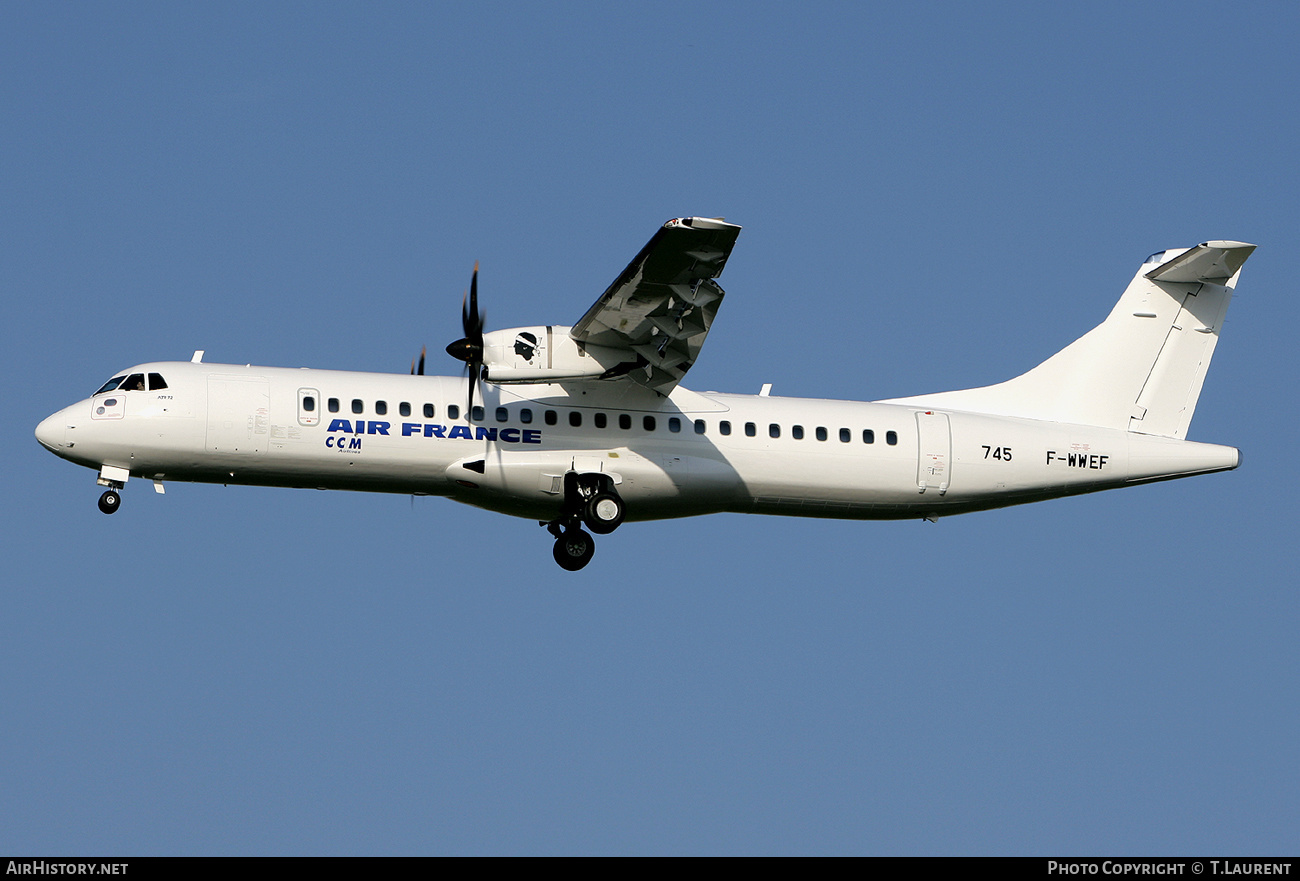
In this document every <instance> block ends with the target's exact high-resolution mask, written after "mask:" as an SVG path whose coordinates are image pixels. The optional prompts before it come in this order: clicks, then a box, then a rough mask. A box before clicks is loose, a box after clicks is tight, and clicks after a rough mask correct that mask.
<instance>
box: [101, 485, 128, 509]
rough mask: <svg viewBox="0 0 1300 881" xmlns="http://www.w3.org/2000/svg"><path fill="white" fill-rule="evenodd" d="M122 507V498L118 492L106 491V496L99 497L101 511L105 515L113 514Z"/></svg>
mask: <svg viewBox="0 0 1300 881" xmlns="http://www.w3.org/2000/svg"><path fill="white" fill-rule="evenodd" d="M121 506H122V497H121V496H120V495H118V494H117V490H112V489H110V490H106V491H105V492H104V494H103V495H102V496H100V497H99V510H101V511H103V512H104V513H105V514H112V513H113V512H114V511H116V510H117V509H118V508H119V507H121Z"/></svg>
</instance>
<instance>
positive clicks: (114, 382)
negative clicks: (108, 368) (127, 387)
mask: <svg viewBox="0 0 1300 881" xmlns="http://www.w3.org/2000/svg"><path fill="white" fill-rule="evenodd" d="M124 379H126V374H122V375H121V376H114V377H113V378H112V379H110V380H109V381H108V382H106V383H104V384H103V385H101V386H100V387H99V391H97V392H95V394H97V395H102V394H103V393H104V392H111V391H112V390H113V389H115V388H117V387H118V386H119V385H121V384H122V380H124Z"/></svg>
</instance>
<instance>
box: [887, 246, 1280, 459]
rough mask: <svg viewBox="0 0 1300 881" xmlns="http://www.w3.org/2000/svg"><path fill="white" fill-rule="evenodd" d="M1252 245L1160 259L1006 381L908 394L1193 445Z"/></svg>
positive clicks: (955, 406) (956, 406) (957, 406)
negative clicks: (1098, 314) (1097, 315)
mask: <svg viewBox="0 0 1300 881" xmlns="http://www.w3.org/2000/svg"><path fill="white" fill-rule="evenodd" d="M1254 250H1255V246H1254V245H1248V244H1245V243H1243V242H1226V241H1216V242H1204V243H1202V244H1200V245H1197V246H1196V247H1194V248H1187V249H1174V250H1170V251H1161V252H1159V253H1156V254H1152V255H1151V256H1150V257H1148V258H1147V259H1146V261H1145V262H1144V263H1143V264H1142V266H1141V268H1139V269H1138V271H1137V275H1135V276H1134V277H1133V281H1132V282H1130V283H1129V286H1128V288H1127V289H1126V290H1125V291H1124V295H1123V296H1122V297H1120V299H1119V302H1118V303H1117V304H1115V308H1114V309H1113V310H1111V313H1110V315H1109V316H1108V317H1107V318H1106V320H1105V321H1103V322H1102V323H1101V324H1100V325H1098V326H1097V327H1095V328H1093V329H1092V330H1091V331H1089V332H1088V333H1086V334H1084V335H1083V336H1082V337H1080V338H1079V339H1077V340H1075V341H1074V342H1073V343H1071V344H1070V345H1068V346H1066V347H1065V348H1064V349H1062V350H1061V351H1059V352H1057V353H1056V354H1055V355H1053V356H1052V357H1050V358H1048V359H1047V360H1046V361H1044V362H1043V363H1042V364H1039V365H1038V366H1037V367H1035V368H1034V369H1033V370H1030V371H1029V372H1028V373H1024V374H1022V375H1020V376H1017V377H1016V378H1015V379H1011V380H1008V381H1006V382H1003V383H999V384H997V385H990V386H984V387H983V388H974V389H966V390H963V391H954V392H940V393H937V394H931V395H918V396H915V397H909V398H900V399H895V400H893V401H890V403H909V404H920V405H923V406H927V407H936V408H942V409H950V410H964V411H970V412H977V413H987V414H991V415H996V416H1013V417H1020V418H1026V419H1041V420H1045V421H1049V422H1064V423H1071V424H1075V425H1095V426H1100V427H1103V428H1117V429H1125V430H1127V431H1130V432H1135V433H1138V434H1145V435H1153V436H1156V437H1168V438H1177V439H1185V438H1186V437H1187V426H1188V425H1189V424H1190V423H1191V421H1192V414H1193V413H1194V412H1195V411H1196V401H1197V399H1198V398H1199V397H1200V394H1201V386H1202V384H1203V383H1204V382H1205V373H1206V370H1207V369H1208V368H1209V366H1210V359H1211V357H1213V355H1214V347H1215V345H1216V344H1217V343H1218V341H1219V331H1220V329H1221V328H1222V327H1223V319H1224V316H1225V315H1226V314H1227V311H1228V303H1229V301H1231V299H1232V292H1233V289H1234V288H1235V287H1236V284H1237V277H1238V276H1239V275H1240V272H1241V266H1242V264H1243V263H1245V262H1246V258H1247V257H1249V256H1250V255H1251V252H1253V251H1254Z"/></svg>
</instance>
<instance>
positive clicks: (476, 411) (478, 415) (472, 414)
mask: <svg viewBox="0 0 1300 881" xmlns="http://www.w3.org/2000/svg"><path fill="white" fill-rule="evenodd" d="M469 421H470V422H482V421H483V408H482V407H480V406H479V405H478V404H475V405H474V408H473V409H472V410H470V411H469Z"/></svg>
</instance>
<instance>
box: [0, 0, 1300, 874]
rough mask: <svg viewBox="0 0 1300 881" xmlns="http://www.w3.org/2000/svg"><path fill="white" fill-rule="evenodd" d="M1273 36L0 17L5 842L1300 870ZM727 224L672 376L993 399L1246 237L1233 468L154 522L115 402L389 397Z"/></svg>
mask: <svg viewBox="0 0 1300 881" xmlns="http://www.w3.org/2000/svg"><path fill="white" fill-rule="evenodd" d="M1298 38H1300V12H1298V11H1297V8H1296V7H1295V6H1294V5H1293V4H1284V3H1267V4H1266V3H1258V4H1255V3H1246V4H1237V5H1224V4H1221V3H1188V2H1185V3H1177V4H1173V3H1170V4H1157V3H1152V4H1131V3H1125V4H1118V3H1114V4H1112V3H1090V4H1050V3H1037V2H1035V3H994V4H830V3H824V4H812V5H807V4H803V5H798V4H753V3H745V4H741V3H677V2H657V3H654V4H637V5H632V4H607V3H605V4H597V3H592V4H571V3H559V4H549V5H546V6H544V7H543V6H539V5H534V4H522V3H519V4H505V5H497V4H472V5H468V4H424V3H417V4H398V3H384V4H331V3H301V4H295V3H274V4H263V3H257V4H247V3H221V4H209V5H197V4H176V3H159V4H146V3H124V4H90V3H63V4H50V3H25V2H11V3H5V4H4V5H3V8H0V121H2V122H3V129H2V131H0V206H2V207H0V285H2V286H3V294H4V303H5V320H4V322H3V334H4V336H3V358H4V364H5V367H6V374H7V376H8V378H9V381H8V383H7V391H6V392H5V395H4V401H5V403H6V410H7V411H8V414H7V415H8V419H7V420H6V424H7V426H8V427H7V428H6V429H5V433H4V435H3V438H4V445H5V449H6V450H8V451H9V452H10V453H12V454H13V455H12V456H11V457H10V459H9V460H8V467H7V468H6V474H7V486H6V492H5V498H6V500H7V504H6V505H5V510H4V513H3V514H2V515H0V517H3V530H2V533H3V536H4V537H3V542H4V544H3V551H4V560H5V578H4V587H3V591H2V593H0V597H2V598H3V606H2V611H0V634H2V635H3V638H2V639H0V758H2V761H0V852H5V853H27V854H100V853H107V854H127V855H140V854H388V853H398V854H476V853H494V854H496V853H505V854H536V853H542V854H612V853H636V854H678V853H685V854H728V853H760V854H821V853H855V854H856V853H861V854H900V853H901V854H1042V855H1070V854H1074V855H1078V854H1102V855H1108V854H1164V853H1168V854H1183V855H1192V854H1200V855H1209V856H1214V855H1243V854H1290V855H1294V854H1296V853H1297V851H1300V846H1298V845H1300V832H1298V831H1297V830H1300V750H1298V749H1297V732H1298V731H1300V708H1298V706H1297V679H1298V674H1300V658H1298V653H1297V641H1296V633H1297V619H1298V617H1300V600H1298V599H1297V597H1298V596H1300V590H1298V587H1300V585H1298V584H1297V582H1298V581H1300V579H1297V575H1296V564H1295V559H1296V547H1295V535H1296V526H1297V521H1298V519H1300V518H1298V517H1297V513H1298V510H1300V508H1298V504H1297V497H1296V493H1297V480H1296V478H1297V474H1296V465H1295V459H1296V456H1295V452H1294V444H1295V440H1296V436H1297V424H1296V400H1295V389H1296V384H1297V376H1296V367H1295V364H1296V358H1295V351H1296V346H1295V337H1294V329H1293V328H1294V321H1293V320H1292V319H1293V318H1294V315H1295V311H1294V310H1295V309H1296V299H1295V295H1294V294H1295V288H1296V283H1295V281H1294V276H1295V274H1296V270H1297V253H1296V247H1295V245H1296V239H1297V229H1298V228H1297V205H1298V204H1300V202H1298V197H1300V192H1298V187H1297V144H1298V143H1300V124H1298V123H1297V108H1298V107H1300V100H1298V97H1300V90H1298V88H1297V87H1298V86H1300V61H1298V60H1297V59H1298V56H1297V51H1296V46H1297V44H1298V42H1300V39H1298ZM689 214H699V215H706V216H725V217H726V218H727V219H728V220H730V221H732V222H735V223H739V224H742V225H743V226H744V231H743V232H742V233H741V236H740V240H739V242H738V244H737V246H736V249H735V251H734V253H733V255H732V258H731V261H730V263H729V265H728V267H727V270H726V272H725V273H724V274H723V276H722V278H721V283H722V285H723V286H724V287H725V288H726V290H727V291H728V297H727V300H726V302H725V304H724V306H723V308H722V310H721V312H720V314H719V316H718V320H717V322H716V323H715V325H714V328H713V331H712V333H711V334H710V337H709V340H708V343H707V345H706V346H705V349H704V353H703V355H702V357H701V358H700V360H699V362H698V363H697V365H696V366H695V368H694V369H693V370H692V371H691V373H690V375H689V377H688V382H687V383H686V384H687V385H688V386H689V387H691V388H695V389H698V390H706V389H716V390H719V391H732V392H757V391H758V389H759V386H760V385H761V384H762V383H764V382H772V383H774V384H775V390H774V392H775V393H776V394H783V395H796V396H819V397H832V398H852V399H878V398H886V397H892V396H899V395H905V394H913V393H920V392H926V391H935V390H941V389H948V388H961V387H968V386H973V385H981V384H985V383H990V382H996V381H1000V380H1002V379H1005V378H1008V377H1010V376H1012V375H1015V374H1017V373H1020V372H1022V371H1023V370H1025V369H1028V368H1029V367H1031V366H1033V365H1034V364H1036V363H1038V362H1039V361H1041V360H1042V359H1044V358H1045V357H1047V356H1048V355H1050V354H1051V353H1053V352H1055V351H1056V350H1058V349H1060V348H1061V347H1063V346H1064V345H1065V344H1067V343H1068V342H1070V341H1071V340H1073V339H1074V338H1076V337H1077V336H1079V335H1081V334H1082V333H1083V332H1084V331H1086V330H1087V329H1088V328H1090V327H1091V326H1093V325H1094V324H1096V323H1097V322H1099V321H1100V320H1101V319H1102V318H1104V317H1105V315H1106V314H1107V312H1108V311H1109V310H1110V308H1111V306H1112V305H1113V304H1114V302H1115V300H1116V299H1117V298H1118V296H1119V294H1120V292H1121V291H1122V290H1123V288H1124V286H1125V285H1126V284H1127V282H1128V281H1129V279H1130V278H1131V277H1132V274H1133V273H1134V271H1135V270H1136V269H1137V266H1138V265H1139V264H1140V262H1141V261H1142V259H1143V258H1144V257H1145V256H1146V255H1147V254H1149V253H1151V252H1153V251H1157V250H1160V249H1163V248H1172V247H1187V246H1190V245H1193V244H1195V243H1197V242H1201V241H1205V240H1207V239H1217V238H1226V239H1237V240H1242V241H1248V242H1252V243H1255V244H1257V245H1258V246H1259V250H1258V252H1257V253H1256V254H1255V255H1254V257H1252V259H1251V260H1250V262H1249V263H1248V264H1247V265H1246V267H1245V269H1244V271H1243V272H1242V277H1241V283H1240V286H1239V288H1238V296H1237V297H1236V300H1235V302H1234V304H1233V307H1232V310H1231V311H1230V313H1229V318H1228V322H1227V325H1226V329H1225V332H1224V335H1223V339H1222V342H1221V344H1220V345H1219V348H1218V351H1217V354H1216V358H1215V362H1214V365H1213V367H1212V368H1211V370H1210V373H1209V378H1208V380H1207V382H1206V384H1205V391H1204V394H1203V395H1202V397H1201V399H1200V406H1199V409H1198V410H1197V414H1196V418H1195V420H1194V421H1193V423H1192V426H1191V432H1190V437H1191V438H1192V439H1193V440H1202V441H1209V442H1216V443H1226V444H1232V445H1234V446H1238V447H1240V448H1241V449H1242V450H1243V454H1244V465H1243V466H1242V467H1241V468H1240V469H1238V470H1236V471H1234V472H1230V473H1225V474H1217V475H1211V476H1207V477H1201V478H1196V479H1191V480H1184V481H1176V482H1172V483H1166V484H1160V485H1155V486H1148V487H1140V488H1135V489H1129V490H1124V491H1119V492H1109V493H1102V494H1099V495H1094V496H1088V497H1082V498H1074V499H1067V500H1061V501H1055V502H1048V503H1043V504H1038V505H1032V506H1028V507H1021V508H1013V509H1008V510H1003V511H994V512H989V513H982V514H972V515H967V516H964V517H957V518H952V519H944V520H940V521H939V522H938V523H937V524H931V523H925V522H920V521H916V522H910V521H909V522H900V523H870V522H837V521H816V520H797V519H783V518H770V517H759V516H743V515H725V516H711V517H703V518H695V519H687V520H679V521H670V522H661V523H650V524H635V523H633V524H628V525H627V526H625V527H623V528H622V529H620V530H619V531H618V532H617V533H615V534H614V535H612V536H609V537H605V538H602V539H601V540H600V541H599V545H598V549H597V553H596V557H595V559H594V561H593V562H592V564H591V565H590V566H589V567H588V568H587V569H586V570H584V571H582V572H580V573H577V574H569V573H565V572H563V571H561V570H560V569H559V568H558V567H557V566H556V565H555V564H554V562H553V561H552V559H551V541H550V539H549V537H548V536H547V535H546V534H545V532H543V531H542V530H541V529H539V528H538V527H537V525H536V523H533V522H529V521H523V520H513V519H509V518H505V517H502V516H499V515H494V514H490V513H486V512H483V511H479V510H475V509H470V508H465V507H461V506H458V505H456V504H454V503H451V502H448V501H445V500H440V499H415V500H412V499H411V498H409V497H407V496H380V495H362V494H348V493H322V492H314V491H297V490H273V489H253V488H241V487H230V488H223V487H219V486H202V485H188V484H171V485H170V486H169V488H168V492H167V494H166V495H165V496H158V495H155V494H154V493H153V492H152V489H151V487H150V486H149V484H148V483H147V482H146V481H134V480H133V481H131V483H130V484H129V485H128V486H127V489H126V492H125V494H124V502H123V510H122V511H121V512H120V513H118V514H116V515H115V516H113V517H111V518H108V517H105V516H103V515H102V514H100V513H99V511H98V510H97V509H96V506H95V500H96V498H97V497H98V495H99V492H100V490H99V489H97V488H96V487H95V484H94V478H95V475H94V473H93V472H91V471H89V470H86V469H81V468H77V467H75V466H73V465H71V464H69V463H66V462H63V461H60V460H59V459H57V458H55V457H54V456H51V455H50V454H49V453H47V452H45V451H44V450H43V449H41V448H40V446H39V445H38V444H37V443H36V441H35V439H34V438H33V436H32V430H33V429H34V428H35V426H36V423H37V422H38V421H39V420H40V419H42V418H44V417H45V416H46V415H48V414H50V413H52V412H54V411H55V410H57V409H59V408H61V407H63V406H66V405H67V404H70V403H73V402H75V401H77V400H79V399H81V398H84V397H86V396H87V395H89V393H90V392H92V391H94V389H95V388H97V387H98V386H99V384H100V383H102V382H103V381H104V380H106V379H107V378H108V377H110V376H111V375H113V374H114V371H117V370H120V369H121V368H123V367H126V366H128V365H131V364H135V363H139V362H142V361H148V360H188V359H189V357H190V354H191V353H192V351H193V350H195V349H205V350H206V351H207V357H206V360H208V361H213V362H222V361H225V362H236V363H247V362H251V363H255V364H274V365H283V366H314V367H332V368H340V369H349V370H369V371H397V372H405V371H406V370H407V369H408V366H409V364H410V360H411V358H412V357H413V356H414V355H415V354H416V353H418V351H419V349H420V346H421V345H423V344H427V345H428V346H429V348H430V352H431V354H430V363H431V371H430V372H446V373H448V374H455V373H457V371H458V368H459V367H460V365H459V363H458V362H455V361H453V360H452V359H450V358H449V357H447V356H445V355H444V354H443V352H442V347H443V346H444V345H446V343H448V342H450V341H451V340H453V339H455V338H456V337H458V336H459V335H460V329H459V309H460V298H461V294H462V292H463V291H464V289H465V287H466V285H467V284H468V281H469V275H470V270H471V268H472V266H473V263H474V261H475V260H479V261H481V265H482V275H481V279H480V281H481V294H482V297H483V300H484V305H485V306H486V310H487V313H488V324H489V327H491V328H499V327H513V326H518V325H527V324H542V323H556V324H569V323H572V322H573V321H575V320H577V319H578V318H579V317H580V316H581V315H582V314H583V312H585V310H586V309H587V307H588V306H589V305H590V304H591V303H592V302H593V301H594V300H595V298H596V297H597V296H598V295H599V294H600V292H601V291H603V290H604V289H605V287H606V286H607V285H608V284H609V282H610V281H612V280H613V278H614V277H615V276H616V275H617V274H618V273H619V271H620V270H621V269H622V268H623V267H624V266H625V265H626V264H627V262H628V261H629V260H630V259H631V258H632V256H633V255H635V254H636V252H637V250H638V249H639V248H640V247H641V246H642V245H643V244H644V243H645V241H646V240H647V239H649V237H650V236H651V235H652V234H653V233H654V231H655V229H656V228H657V227H658V226H659V225H660V224H661V223H662V222H663V221H665V220H666V219H668V218H670V217H676V216H681V215H689Z"/></svg>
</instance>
